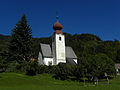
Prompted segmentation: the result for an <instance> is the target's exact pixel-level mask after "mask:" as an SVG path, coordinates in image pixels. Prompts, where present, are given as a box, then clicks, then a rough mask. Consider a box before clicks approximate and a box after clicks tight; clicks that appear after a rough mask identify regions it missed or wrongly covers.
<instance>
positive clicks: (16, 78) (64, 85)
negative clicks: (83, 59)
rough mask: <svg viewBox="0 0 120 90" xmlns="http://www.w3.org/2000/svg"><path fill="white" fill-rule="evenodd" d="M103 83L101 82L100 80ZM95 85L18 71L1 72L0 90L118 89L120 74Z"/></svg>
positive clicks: (119, 87)
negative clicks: (28, 74) (108, 82)
mask: <svg viewBox="0 0 120 90" xmlns="http://www.w3.org/2000/svg"><path fill="white" fill-rule="evenodd" d="M102 83H103V82H102ZM102 83H99V85H97V86H93V85H89V84H87V86H84V83H82V82H77V81H71V80H65V81H62V80H55V79H54V78H52V75H49V74H40V75H36V76H26V75H24V74H19V73H1V74H0V90H120V76H117V77H115V78H114V79H111V80H110V84H109V85H107V84H106V83H107V82H104V84H102Z"/></svg>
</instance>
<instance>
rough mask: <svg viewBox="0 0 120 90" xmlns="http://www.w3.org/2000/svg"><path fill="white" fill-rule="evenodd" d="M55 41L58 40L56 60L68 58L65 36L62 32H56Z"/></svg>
mask: <svg viewBox="0 0 120 90" xmlns="http://www.w3.org/2000/svg"><path fill="white" fill-rule="evenodd" d="M59 37H61V40H59ZM55 38H56V39H55V42H56V60H58V61H59V60H62V61H65V60H66V56H65V37H64V35H62V34H56V35H55Z"/></svg>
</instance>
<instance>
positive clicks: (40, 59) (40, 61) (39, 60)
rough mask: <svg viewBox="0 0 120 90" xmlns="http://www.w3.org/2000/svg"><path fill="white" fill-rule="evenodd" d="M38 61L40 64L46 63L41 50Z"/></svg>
mask: <svg viewBox="0 0 120 90" xmlns="http://www.w3.org/2000/svg"><path fill="white" fill-rule="evenodd" d="M38 63H39V64H40V65H44V62H43V59H42V54H41V52H39V56H38Z"/></svg>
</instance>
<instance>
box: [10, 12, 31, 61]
mask: <svg viewBox="0 0 120 90" xmlns="http://www.w3.org/2000/svg"><path fill="white" fill-rule="evenodd" d="M9 51H10V54H11V56H10V61H11V60H12V61H16V62H18V63H22V62H23V61H24V60H27V61H28V60H30V57H31V55H32V30H31V28H30V26H29V25H28V24H27V20H26V15H25V14H24V15H23V16H22V17H21V19H20V21H19V22H18V23H17V24H16V25H15V28H14V29H13V30H12V35H11V40H10V45H9Z"/></svg>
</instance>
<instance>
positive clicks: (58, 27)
mask: <svg viewBox="0 0 120 90" xmlns="http://www.w3.org/2000/svg"><path fill="white" fill-rule="evenodd" d="M56 18H57V22H56V23H55V24H54V25H53V29H54V30H55V31H56V30H62V29H63V26H62V25H61V24H60V23H59V21H58V16H57V17H56Z"/></svg>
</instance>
